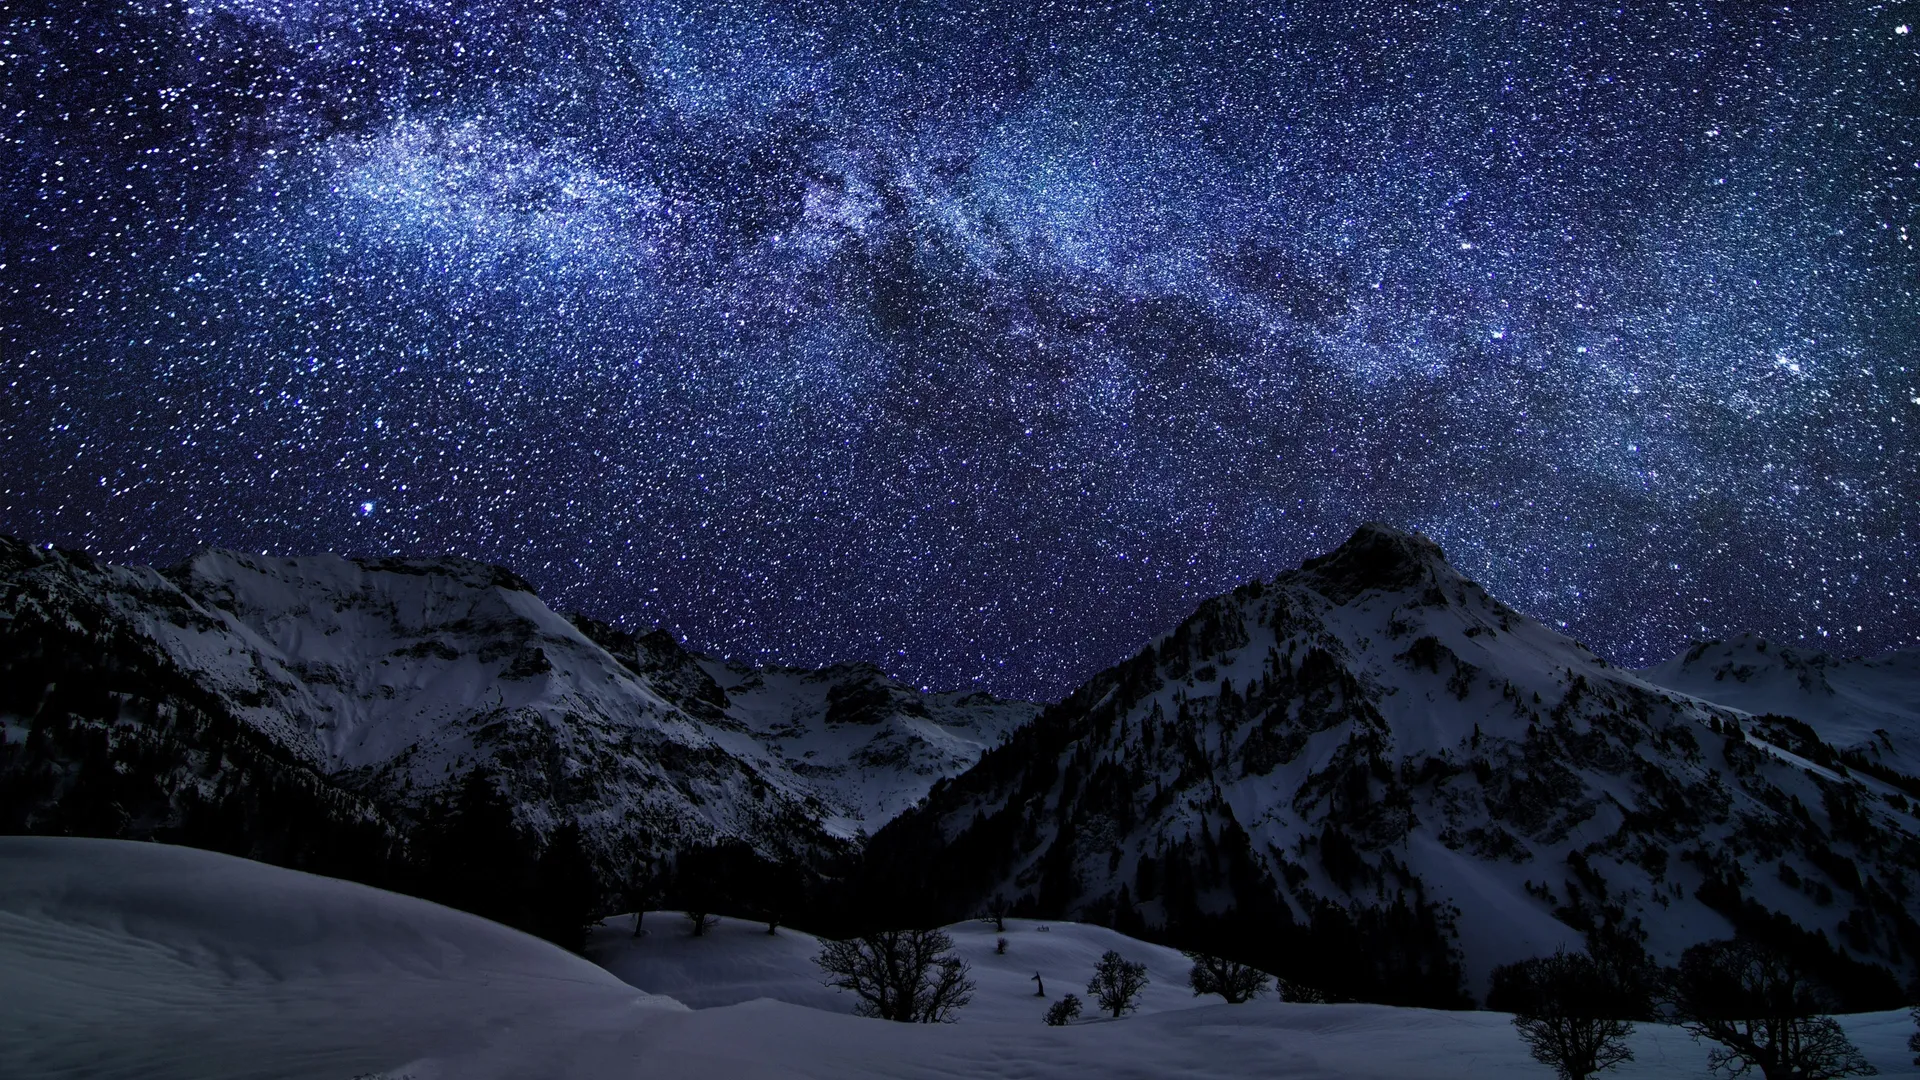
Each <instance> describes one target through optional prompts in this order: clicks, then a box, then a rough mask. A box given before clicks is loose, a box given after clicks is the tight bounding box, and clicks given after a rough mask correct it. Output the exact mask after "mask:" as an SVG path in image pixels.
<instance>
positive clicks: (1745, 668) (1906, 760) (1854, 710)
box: [1640, 634, 1920, 776]
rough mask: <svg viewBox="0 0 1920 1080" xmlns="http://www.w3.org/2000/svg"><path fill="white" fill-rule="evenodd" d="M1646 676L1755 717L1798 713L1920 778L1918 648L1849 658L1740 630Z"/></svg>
mask: <svg viewBox="0 0 1920 1080" xmlns="http://www.w3.org/2000/svg"><path fill="white" fill-rule="evenodd" d="M1640 675H1641V677H1642V678H1644V679H1645V680H1646V681H1648V682H1650V683H1652V684H1654V685H1656V686H1664V687H1666V688H1668V689H1670V690H1678V691H1680V692H1681V693H1683V694H1690V695H1692V696H1693V697H1697V698H1700V699H1701V700H1703V701H1711V702H1713V703H1714V704H1716V705H1722V706H1725V707H1727V708H1729V709H1734V710H1737V711H1740V712H1743V713H1747V714H1749V715H1754V716H1762V715H1768V714H1772V715H1776V716H1789V717H1792V718H1794V719H1796V720H1799V721H1801V722H1803V723H1805V724H1807V725H1809V726H1810V727H1812V728H1813V730H1814V731H1815V732H1816V733H1818V735H1819V737H1820V740H1821V741H1822V742H1825V743H1827V744H1828V745H1830V746H1832V747H1833V748H1835V749H1836V750H1843V751H1853V752H1855V753H1858V754H1860V755H1862V756H1863V757H1865V758H1866V759H1868V760H1870V761H1873V762H1878V763H1884V764H1885V765H1886V766H1887V767H1889V768H1893V769H1897V770H1899V771H1900V772H1902V773H1905V774H1907V775H1909V776H1920V650H1915V649H1901V650H1896V651H1894V652H1889V653H1884V654H1882V655H1879V656H1869V657H1856V658H1843V657H1836V656H1833V655H1831V654H1829V653H1825V652H1821V651H1819V650H1817V649H1808V648H1804V647H1802V646H1797V645H1781V644H1776V643H1772V642H1769V641H1767V640H1766V639H1765V638H1762V637H1758V636H1755V635H1753V634H1742V635H1740V636H1738V637H1735V638H1732V639H1730V640H1727V641H1705V642H1697V643H1695V644H1694V645H1693V647H1692V648H1689V649H1688V650H1687V651H1686V652H1684V653H1681V654H1680V655H1679V656H1676V657H1674V658H1673V659H1671V660H1668V661H1667V662H1666V663H1664V664H1660V665H1658V666H1656V667H1652V668H1649V669H1647V670H1646V671H1643V672H1641V673H1640Z"/></svg>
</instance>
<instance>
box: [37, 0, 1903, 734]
mask: <svg viewBox="0 0 1920 1080" xmlns="http://www.w3.org/2000/svg"><path fill="white" fill-rule="evenodd" d="M0 19H4V23H3V24H0V25H3V27H4V29H3V30H0V62H3V64H4V66H0V147H3V148H4V150H3V152H4V154H5V159H6V162H7V167H6V169H5V170H4V172H0V315H3V317H4V326H0V335H3V336H0V350H4V351H3V352H0V395H4V397H0V530H5V531H9V532H13V533H17V534H20V535H22V536H25V537H30V538H33V539H37V540H48V541H54V542H59V543H62V544H67V545H74V546H82V547H86V548H88V549H91V550H93V551H95V552H97V553H99V554H102V555H104V556H107V557H111V558H117V559H124V558H131V559H139V560H146V561H166V560H171V559H175V558H178V557H180V556H182V555H184V554H185V553H186V552H188V551H189V550H191V549H192V548H193V547H196V546H199V545H203V544H212V545H219V546H225V547H234V548H241V549H246V550H272V551H287V552H295V551H313V550H336V551H344V552H355V553H387V552H405V553H442V552H454V553H459V554H465V555H469V556H473V557H477V558H484V559H489V560H493V561H497V562H502V563H505V564H508V565H510V566H513V567H514V568H516V569H518V570H520V571H521V572H522V573H524V574H526V575H527V576H528V577H529V578H531V579H532V580H533V581H535V582H536V584H538V585H539V586H540V588H541V591H542V594H543V595H544V596H546V597H547V599H548V600H549V602H550V603H552V604H554V606H556V607H561V608H566V609H578V610H584V611H587V612H589V613H592V614H595V615H599V616H602V617H608V618H612V619H615V620H617V621H622V622H626V623H628V624H631V625H642V626H644V625H650V624H653V623H661V624H664V625H667V626H669V627H671V628H673V629H675V630H676V631H677V632H679V633H681V634H682V635H684V636H685V637H686V638H687V639H688V640H689V641H690V643H692V644H693V645H695V646H698V647H702V648H706V649H711V650H714V651H717V652H721V653H726V654H730V655H734V656H739V657H744V658H751V659H756V660H762V661H768V660H773V661H782V662H793V663H807V664H816V663H823V662H828V661H832V660H838V659H854V658H860V659H870V660H874V661H877V662H879V663H880V664H882V666H884V667H886V668H888V669H889V670H891V671H894V672H896V673H898V674H900V675H902V676H904V677H907V678H909V679H912V680H914V681H917V682H920V683H923V684H928V685H938V686H954V685H965V686H977V687H980V688H982V689H988V690H992V691H996V692H1001V693H1011V694H1023V695H1034V696H1050V695H1055V694H1058V693H1060V692H1062V691H1063V690H1065V689H1067V688H1069V687H1070V686H1071V685H1072V684H1073V683H1074V682H1075V681H1077V680H1078V679H1080V678H1083V677H1084V676H1086V675H1088V674H1090V673H1091V672H1092V671H1093V670H1095V669H1097V668H1099V667H1101V666H1103V665H1104V664H1106V663H1108V662H1111V661H1112V660H1114V659H1116V658H1117V657H1119V656H1121V655H1124V654H1125V653H1127V652H1129V651H1131V650H1132V649H1133V648H1135V647H1137V645H1138V644H1139V643H1140V642H1141V641H1142V640H1144V639H1145V638H1147V637H1148V636H1150V635H1151V634H1153V633H1155V632H1158V631H1159V630H1162V629H1165V628H1166V627H1167V626H1169V625H1171V623H1172V622H1173V621H1174V620H1176V619H1177V618H1179V617H1180V616H1181V615H1183V614H1184V613H1185V611H1186V610H1187V609H1188V608H1189V607H1190V606H1191V604H1192V603H1193V602H1194V601H1195V600H1196V599H1197V598H1199V597H1202V596H1205V595H1209V594H1212V593H1216V592H1220V591H1223V590H1224V589H1226V588H1228V587H1230V586H1232V585H1233V584H1234V583H1236V582H1238V581H1240V580H1244V579H1245V578H1247V577H1250V576H1253V575H1266V574H1271V573H1273V572H1274V571H1276V570H1279V569H1283V568H1285V567H1287V566H1290V565H1292V564H1293V563H1294V562H1296V561H1297V560H1299V559H1300V558H1302V557H1304V556H1306V555H1310V554H1314V553H1317V552H1319V551H1321V550H1324V549H1325V548H1327V547H1328V546H1330V545H1332V544H1334V543H1337V542H1338V541H1339V540H1341V539H1343V538H1344V537H1345V535H1346V534H1347V533H1348V532H1349V531H1350V530H1351V529H1352V528H1353V527H1354V526H1355V525H1356V524H1357V523H1359V522H1361V521H1363V520H1368V519H1380V520H1386V521H1390V522H1394V523H1396V524H1400V525H1403V526H1406V527H1409V528H1416V529H1420V530H1422V531H1424V532H1426V533H1428V534H1429V535H1431V536H1433V537H1434V538H1435V539H1437V540H1438V541H1439V542H1440V543H1441V544H1442V545H1443V546H1444V547H1445V548H1446V549H1447V551H1448V553H1449V555H1450V556H1451V557H1452V558H1453V559H1454V561H1455V562H1456V563H1457V564H1458V565H1460V566H1461V567H1462V569H1463V570H1465V571H1466V572H1468V573H1469V574H1471V575H1472V576H1474V577H1476V578H1477V579H1479V580H1481V581H1482V582H1483V583H1484V584H1486V585H1487V586H1488V587H1489V588H1490V589H1491V590H1492V591H1493V592H1494V593H1495V594H1496V595H1498V596H1501V597H1502V598H1503V599H1506V600H1508V601H1509V602H1512V603H1514V604H1516V606H1519V607H1521V608H1522V609H1524V610H1527V611H1529V612H1530V613H1533V614H1535V615H1538V616H1540V617H1542V618H1546V619H1549V620H1552V621H1555V622H1558V623H1561V624H1562V625H1565V626H1568V627H1569V628H1570V629H1571V630H1572V631H1573V632H1576V633H1577V634H1578V635H1579V636H1580V637H1582V639H1583V640H1585V641H1587V642H1588V643H1589V644H1590V645H1592V646H1593V647H1595V648H1596V649H1598V650H1599V651H1601V652H1602V653H1603V654H1606V655H1609V656H1610V657H1612V658H1614V659H1616V660H1619V661H1622V662H1627V663H1640V662H1648V661H1652V660H1655V659H1659V658H1661V657H1663V656H1664V655H1666V654H1668V653H1670V652H1672V651H1674V650H1676V649H1677V648H1679V647H1681V646H1682V645H1683V644H1684V643H1685V641H1686V640H1687V639H1688V638H1691V637H1704V636H1717V635H1721V634H1725V633H1727V632H1730V631H1732V630H1738V629H1753V630H1758V631H1761V632H1763V633H1767V634H1769V635H1773V636H1776V637H1782V638H1786V639H1788V640H1806V641H1808V642H1813V643H1818V644H1820V645H1823V646H1824V647H1827V648H1830V649H1834V650H1836V651H1841V652H1865V651H1874V650H1879V649H1884V648H1891V647H1899V646H1909V645H1913V644H1915V643H1920V601H1916V598H1915V585H1916V577H1917V576H1920V562H1917V556H1920V510H1916V502H1920V480H1916V473H1920V442H1917V441H1916V438H1915V435H1914V429H1915V426H1916V425H1917V424H1920V291H1917V290H1920V253H1917V252H1916V248H1915V240H1916V239H1917V238H1920V237H1917V236H1916V234H1920V220H1916V215H1915V207H1916V205H1920V203H1917V201H1916V200H1920V36H1915V35H1913V34H1912V32H1911V30H1912V27H1913V25H1915V24H1920V4H1916V3H1914V2H1911V0H1908V2H1905V3H1847V4H1840V3H1812V4H1804V5H1792V6H1789V5H1785V4H1723V3H1702V2H1690V0H1686V2H1683V0H1669V2H1654V3H1645V4H1617V3H1607V4H1597V3H1585V2H1578V0H1561V2H1556V0H1546V2H1540V0H1524V2H1521V0H1486V2H1484V3H1477V4H1469V5H1462V4H1445V3H1424V4H1415V3H1392V2H1383V0H1355V2H1354V3H1346V4H1311V3H1299V4H1270V5H1244V4H1237V3H1218V4H1215V3H1203V2H1184V3H1174V4H1165V3H1135V4H1108V3H1087V4H1080V3H1053V2H1046V0H1042V2H1037V3H1033V2H1026V0H1020V2H1013V0H985V2H980V0H929V2H907V3H900V4H873V3H855V2H849V0H830V2H826V3H807V4H789V3H768V4H763V5H758V6H756V5H753V4H749V3H726V4H701V3H683V2H675V0H665V2H658V3H653V2H647V0H579V2H565V0H562V2H554V0H541V2H538V3H534V2H528V0H381V2H374V0H285V2H282V0H189V2H186V3H179V2H166V3H150V2H135V3H122V4H100V3H89V2H86V0H74V2H67V0H61V2H57V3H56V2H48V0H27V2H26V3H24V4H17V5H12V6H10V7H8V8H7V9H6V12H5V13H4V15H0Z"/></svg>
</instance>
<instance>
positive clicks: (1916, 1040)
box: [1907, 1009, 1920, 1065]
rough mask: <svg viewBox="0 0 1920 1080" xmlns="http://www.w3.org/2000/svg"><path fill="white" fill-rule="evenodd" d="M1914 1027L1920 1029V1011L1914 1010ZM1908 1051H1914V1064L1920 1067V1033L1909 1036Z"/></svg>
mask: <svg viewBox="0 0 1920 1080" xmlns="http://www.w3.org/2000/svg"><path fill="white" fill-rule="evenodd" d="M1912 1015H1913V1025H1914V1026H1915V1027H1920V1009H1915V1010H1913V1014H1912ZM1907 1049H1909V1050H1911V1051H1913V1063H1914V1064H1915V1065H1920V1031H1916V1032H1914V1033H1913V1034H1911V1035H1909V1036H1907Z"/></svg>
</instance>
